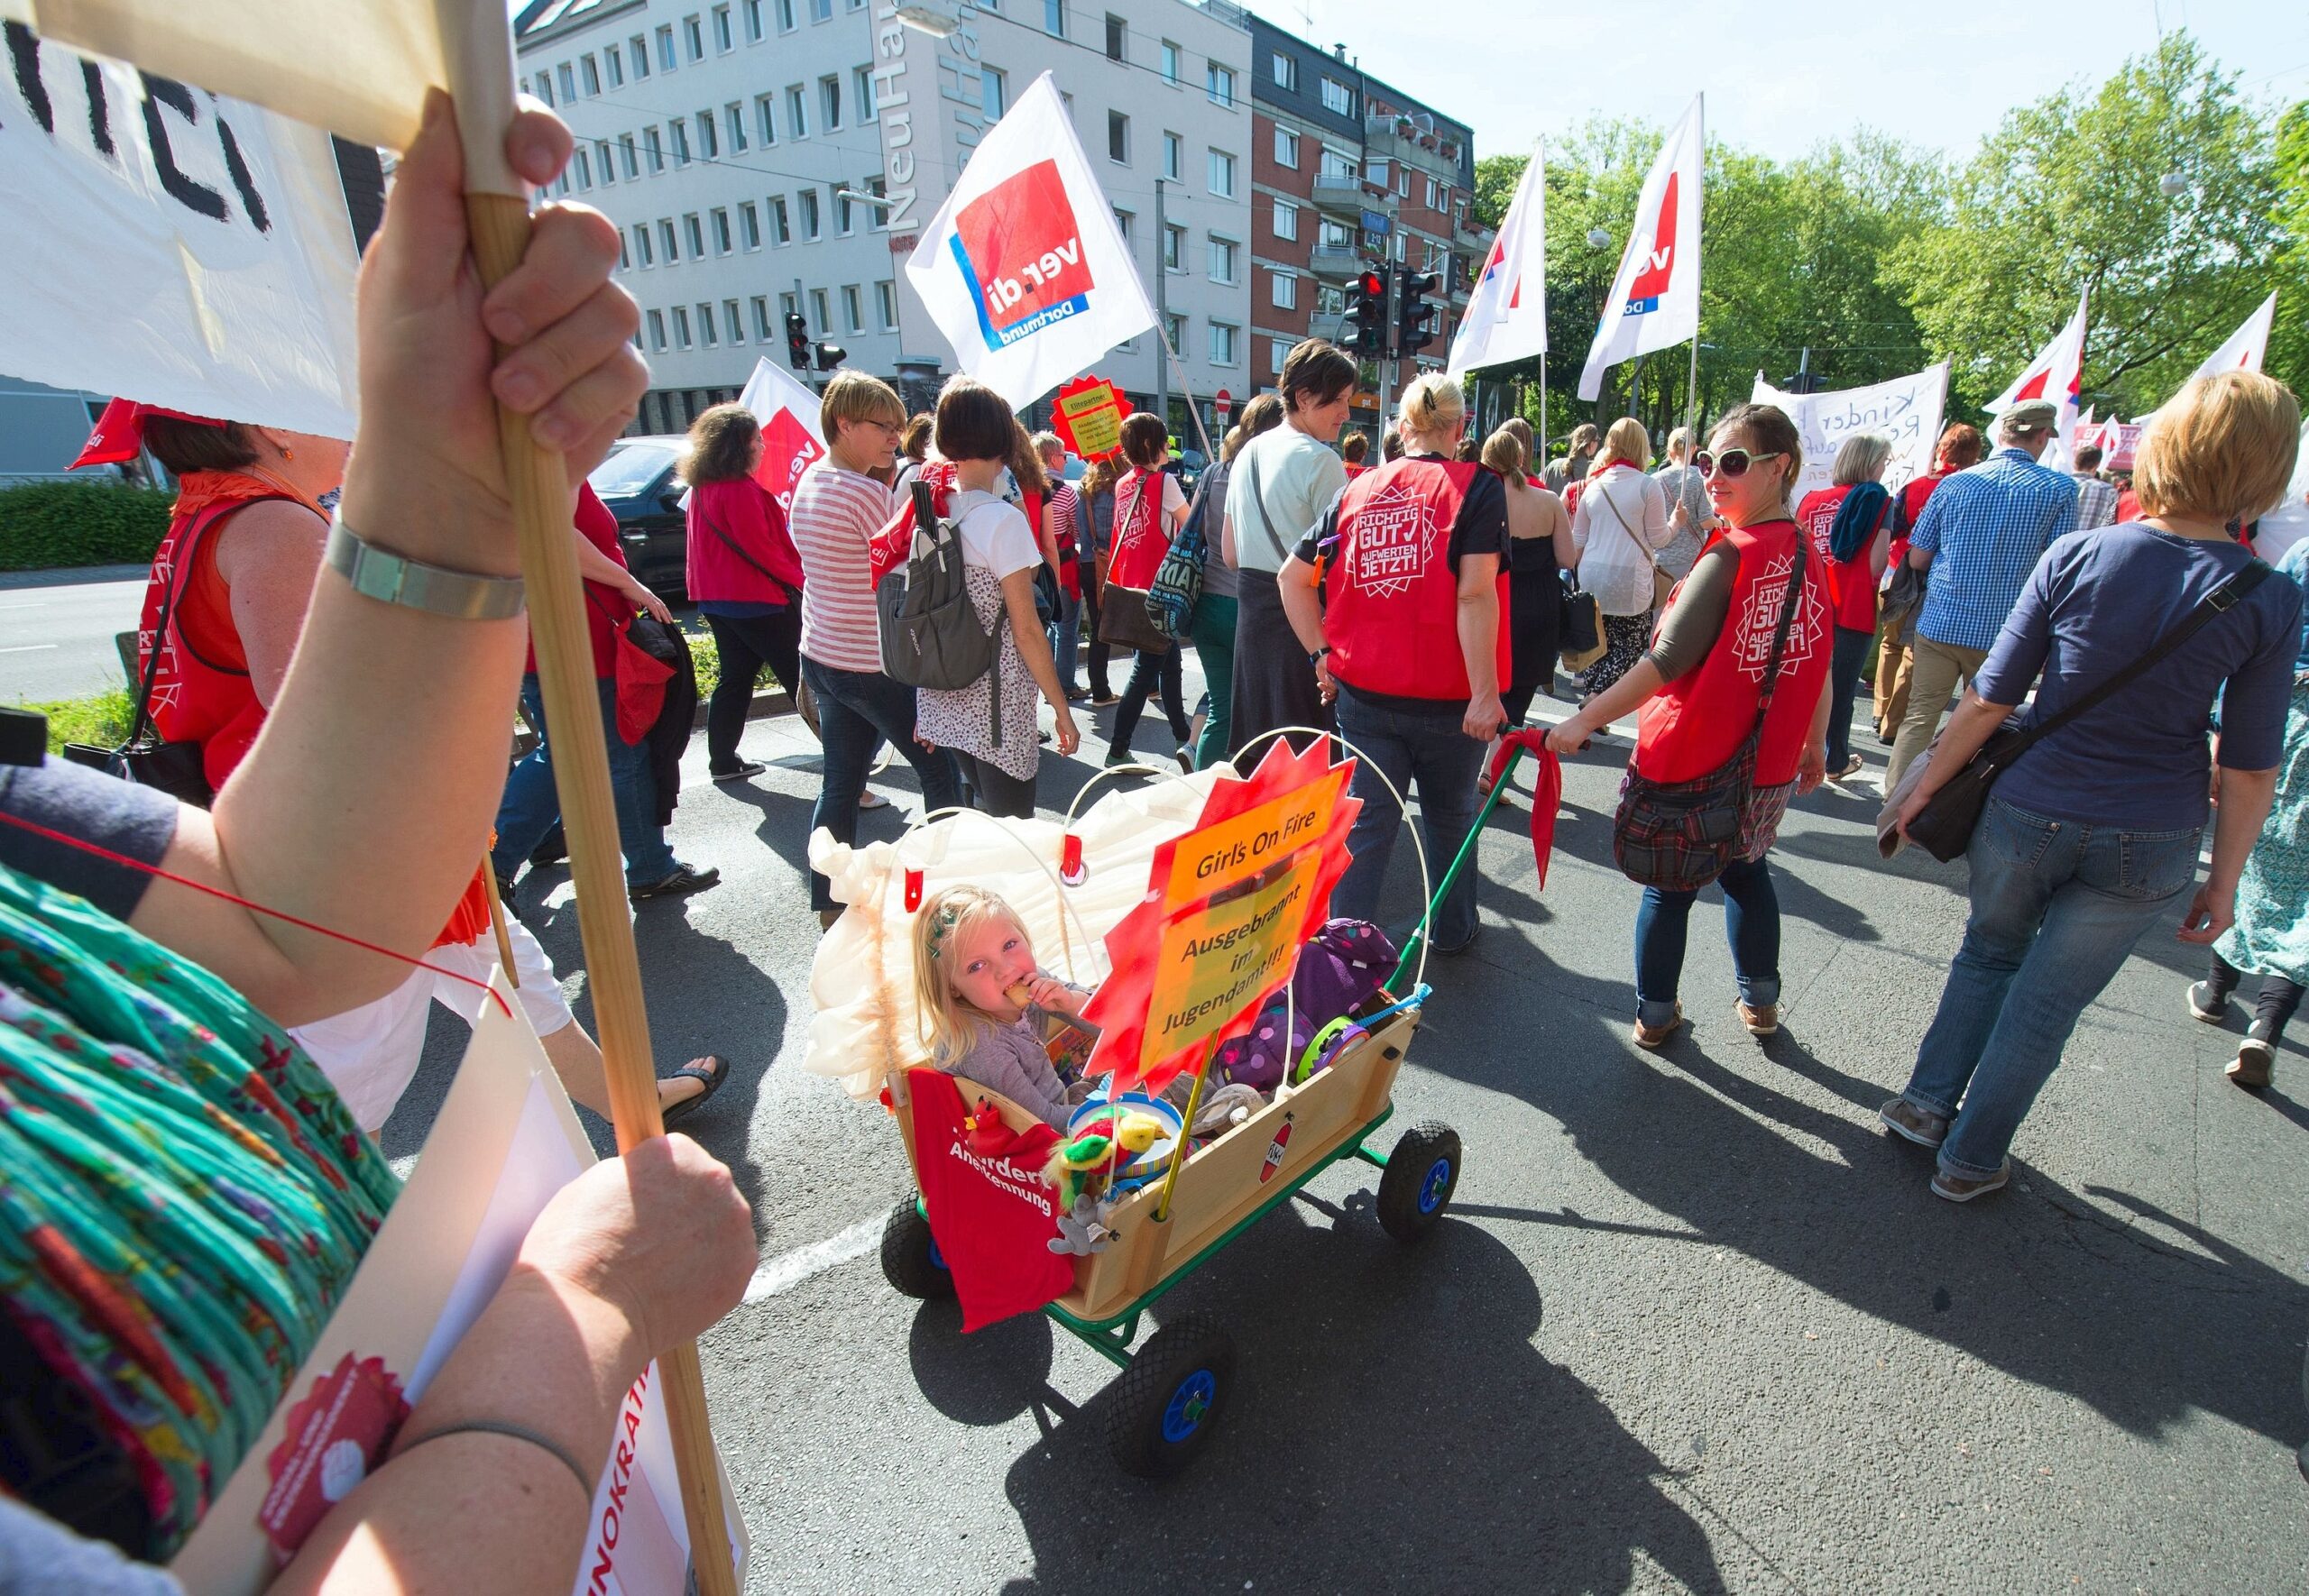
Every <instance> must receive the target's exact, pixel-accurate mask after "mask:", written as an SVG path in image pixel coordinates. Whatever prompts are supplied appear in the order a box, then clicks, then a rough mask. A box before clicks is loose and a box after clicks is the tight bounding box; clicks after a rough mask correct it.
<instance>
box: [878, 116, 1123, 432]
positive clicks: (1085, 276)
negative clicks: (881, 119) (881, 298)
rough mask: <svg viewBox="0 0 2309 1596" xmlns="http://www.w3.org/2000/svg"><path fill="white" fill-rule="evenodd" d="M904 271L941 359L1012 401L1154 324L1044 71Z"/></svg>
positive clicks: (988, 142)
mask: <svg viewBox="0 0 2309 1596" xmlns="http://www.w3.org/2000/svg"><path fill="white" fill-rule="evenodd" d="M906 280H907V281H908V282H910V283H912V284H913V285H914V290H915V293H917V294H919V295H920V296H921V297H922V302H923V304H924V305H925V307H927V308H928V309H929V311H930V314H931V316H932V317H933V318H934V319H935V320H936V322H937V323H938V327H939V330H940V331H941V332H943V333H944V334H945V335H946V341H947V342H948V343H949V344H952V345H953V346H954V360H955V363H956V364H958V365H959V366H961V369H962V370H963V371H966V372H968V373H969V374H970V375H971V376H973V377H975V378H977V379H978V380H979V381H980V382H983V383H985V384H986V385H987V386H988V387H989V388H991V389H993V390H995V391H996V392H997V393H998V394H1000V395H1001V396H1002V397H1003V398H1004V399H1007V400H1009V401H1010V403H1011V404H1012V405H1014V406H1017V405H1024V404H1026V403H1028V402H1029V401H1031V400H1033V399H1039V398H1040V397H1041V396H1042V395H1044V394H1045V393H1048V392H1049V391H1050V390H1052V389H1053V388H1055V387H1057V386H1058V385H1059V384H1060V383H1061V382H1063V381H1065V380H1066V379H1067V378H1069V377H1072V375H1074V374H1075V373H1076V372H1077V371H1081V370H1083V369H1084V368H1085V367H1087V366H1089V365H1090V364H1091V363H1092V362H1095V361H1097V360H1099V358H1100V357H1101V356H1103V355H1104V354H1106V353H1107V352H1108V351H1109V350H1110V349H1112V348H1114V347H1115V346H1116V345H1117V344H1120V343H1122V342H1123V341H1124V340H1125V339H1127V338H1134V337H1136V336H1137V335H1139V334H1141V333H1143V332H1145V331H1146V330H1147V329H1148V328H1149V327H1152V326H1154V325H1155V307H1153V306H1152V305H1150V304H1149V303H1147V299H1146V289H1145V284H1143V283H1141V282H1140V281H1139V280H1138V268H1137V267H1136V266H1135V265H1134V264H1132V262H1131V259H1130V252H1129V250H1128V249H1127V248H1126V247H1125V245H1124V243H1123V241H1122V234H1120V233H1119V232H1118V231H1117V230H1116V227H1115V214H1114V207H1113V206H1110V205H1109V204H1108V203H1107V196H1106V192H1105V190H1104V189H1102V188H1099V179H1097V178H1096V177H1095V176H1094V175H1092V173H1091V170H1090V161H1089V160H1088V159H1087V158H1086V157H1085V156H1084V155H1083V153H1082V144H1081V140H1079V139H1077V138H1076V137H1075V136H1074V124H1073V122H1072V119H1070V118H1069V117H1068V115H1067V114H1066V106H1065V105H1064V104H1063V102H1062V101H1061V100H1060V99H1059V95H1058V87H1057V85H1055V84H1054V83H1053V82H1052V81H1051V76H1050V74H1049V73H1048V72H1044V74H1043V75H1042V76H1041V77H1039V78H1035V81H1034V85H1033V87H1030V88H1028V89H1027V90H1026V93H1024V94H1022V95H1020V96H1018V99H1017V104H1016V105H1012V106H1011V108H1010V111H1009V114H1008V115H1006V116H1004V117H1003V118H1002V120H1001V121H999V122H998V123H996V124H994V125H993V126H992V127H991V128H989V129H988V130H987V133H986V137H985V138H984V139H983V140H981V141H980V143H979V147H978V152H977V153H976V154H974V155H972V156H971V160H970V164H969V165H968V166H966V167H964V168H963V169H962V175H961V179H959V180H958V181H956V183H955V184H954V189H953V192H952V193H951V194H949V195H948V196H947V197H946V203H945V204H944V205H943V206H939V207H938V214H937V215H936V216H933V217H932V218H931V219H930V221H929V222H928V224H927V225H925V226H924V228H923V230H922V241H921V243H918V244H917V245H915V252H914V254H913V256H912V257H911V258H910V259H909V260H908V261H906Z"/></svg>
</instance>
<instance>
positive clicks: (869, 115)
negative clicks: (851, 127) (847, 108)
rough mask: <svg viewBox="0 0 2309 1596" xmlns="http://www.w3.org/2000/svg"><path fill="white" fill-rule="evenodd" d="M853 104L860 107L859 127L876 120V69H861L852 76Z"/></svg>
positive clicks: (852, 73)
mask: <svg viewBox="0 0 2309 1596" xmlns="http://www.w3.org/2000/svg"><path fill="white" fill-rule="evenodd" d="M850 89H851V104H852V105H856V106H857V107H858V125H859V126H860V127H863V126H865V125H866V124H868V123H869V122H871V121H873V120H874V69H873V68H871V67H860V68H859V69H856V70H855V71H853V72H851V75H850Z"/></svg>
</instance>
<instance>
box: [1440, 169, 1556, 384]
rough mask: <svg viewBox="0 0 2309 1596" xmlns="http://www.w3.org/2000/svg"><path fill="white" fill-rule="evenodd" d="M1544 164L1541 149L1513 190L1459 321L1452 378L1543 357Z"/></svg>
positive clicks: (1453, 343)
mask: <svg viewBox="0 0 2309 1596" xmlns="http://www.w3.org/2000/svg"><path fill="white" fill-rule="evenodd" d="M1546 161H1547V152H1546V150H1545V148H1544V147H1542V148H1541V149H1536V150H1533V151H1532V160H1531V163H1530V164H1529V165H1527V166H1525V167H1524V168H1523V177H1522V181H1520V182H1518V183H1517V184H1516V185H1515V197H1514V198H1513V200H1511V201H1510V202H1509V203H1508V206H1507V215H1506V216H1505V217H1504V219H1503V220H1502V221H1501V222H1500V224H1499V237H1498V239H1497V240H1496V241H1495V243H1493V244H1492V246H1491V254H1490V255H1489V256H1488V257H1487V258H1486V260H1485V261H1484V267H1483V274H1482V275H1481V276H1480V277H1478V278H1476V286H1475V290H1474V292H1473V293H1472V294H1471V295H1470V296H1469V297H1468V299H1467V314H1466V315H1464V316H1460V317H1459V335H1458V337H1456V338H1454V339H1453V340H1452V341H1451V360H1450V364H1449V371H1450V372H1451V374H1452V375H1453V376H1457V375H1458V374H1459V373H1460V372H1462V371H1474V370H1476V368H1477V367H1480V366H1497V365H1504V364H1506V363H1507V362H1509V361H1517V360H1522V359H1525V358H1526V357H1528V356H1531V355H1534V354H1544V353H1547V347H1548V307H1547V294H1546V291H1545V289H1546V283H1547V256H1548V188H1547V172H1546Z"/></svg>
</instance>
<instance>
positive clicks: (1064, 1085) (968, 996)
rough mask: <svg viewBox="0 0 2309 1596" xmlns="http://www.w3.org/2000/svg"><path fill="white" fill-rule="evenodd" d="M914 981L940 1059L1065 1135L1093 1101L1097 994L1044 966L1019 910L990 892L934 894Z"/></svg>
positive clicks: (966, 889)
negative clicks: (1089, 1094)
mask: <svg viewBox="0 0 2309 1596" xmlns="http://www.w3.org/2000/svg"><path fill="white" fill-rule="evenodd" d="M914 975H915V988H916V990H917V992H918V993H919V994H920V997H921V1004H922V1014H923V1015H924V1017H925V1021H926V1023H927V1024H928V1026H929V1030H930V1056H931V1059H932V1061H933V1062H934V1063H935V1064H936V1065H937V1067H938V1068H939V1069H943V1070H944V1071H946V1072H947V1073H948V1074H949V1075H959V1076H961V1078H963V1079H965V1080H970V1081H975V1082H977V1083H978V1084H979V1085H980V1086H982V1087H986V1088H988V1089H989V1091H995V1092H999V1093H1001V1094H1002V1095H1003V1096H1005V1097H1007V1098H1009V1099H1010V1100H1011V1101H1012V1102H1014V1103H1016V1104H1017V1105H1019V1106H1020V1107H1021V1108H1024V1109H1026V1111H1027V1112H1028V1113H1030V1114H1036V1115H1039V1116H1040V1117H1041V1118H1042V1120H1043V1121H1044V1123H1045V1124H1048V1125H1050V1126H1051V1127H1052V1128H1053V1130H1060V1131H1063V1130H1064V1129H1065V1128H1066V1119H1067V1114H1068V1113H1069V1111H1070V1109H1071V1107H1072V1105H1074V1104H1077V1103H1080V1102H1081V1101H1082V1100H1083V1097H1084V1096H1085V1095H1086V1094H1085V1093H1084V1091H1083V1089H1082V1088H1081V1086H1080V1084H1079V1081H1078V1079H1077V1077H1079V1075H1080V1073H1081V1064H1082V1060H1083V1059H1086V1058H1088V1057H1089V1056H1090V1042H1091V1041H1092V1040H1094V1039H1095V1036H1096V1034H1097V1033H1096V1031H1095V1030H1094V1029H1093V1028H1092V1027H1090V1026H1089V1025H1087V1024H1086V1023H1084V1021H1083V1019H1082V1005H1083V1004H1085V1003H1086V1002H1088V1001H1089V999H1090V992H1089V991H1088V990H1087V989H1085V988H1083V987H1081V986H1071V985H1069V984H1068V983H1066V982H1064V981H1062V980H1059V979H1058V978H1057V977H1054V976H1052V975H1050V974H1049V973H1048V972H1046V971H1044V969H1043V968H1041V967H1040V966H1038V965H1037V964H1036V963H1035V948H1034V943H1033V941H1032V940H1029V939H1028V937H1027V935H1026V926H1025V925H1024V924H1022V923H1021V922H1019V919H1018V913H1017V910H1015V909H1013V908H1011V907H1010V905H1009V904H1008V903H1005V902H1003V900H1002V899H1001V898H999V897H998V896H996V895H995V894H993V893H990V892H988V891H987V890H985V889H984V888H983V887H977V886H950V887H946V888H944V889H943V890H941V891H939V892H936V893H934V894H931V896H930V897H929V899H928V900H927V901H926V902H925V903H924V904H923V905H922V912H921V913H919V914H918V915H916V916H915V926H914Z"/></svg>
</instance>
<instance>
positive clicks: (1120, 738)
mask: <svg viewBox="0 0 2309 1596" xmlns="http://www.w3.org/2000/svg"><path fill="white" fill-rule="evenodd" d="M1179 649H1180V646H1179V645H1178V644H1176V643H1173V644H1172V645H1171V646H1170V647H1168V648H1165V649H1164V650H1163V652H1162V653H1160V654H1155V653H1151V652H1149V651H1148V650H1146V649H1144V648H1142V649H1140V650H1139V651H1138V656H1137V658H1136V660H1135V661H1134V662H1133V663H1132V665H1131V667H1130V683H1129V685H1127V686H1126V687H1125V688H1124V689H1123V690H1122V702H1121V703H1120V704H1118V705H1117V706H1116V707H1115V729H1114V733H1113V735H1112V736H1110V737H1109V738H1108V739H1107V757H1108V758H1109V759H1120V758H1125V757H1128V756H1129V753H1130V739H1131V738H1132V737H1134V736H1135V735H1136V733H1137V731H1138V717H1139V713H1140V711H1143V710H1145V708H1146V700H1147V697H1148V695H1149V694H1151V693H1155V691H1156V690H1157V689H1158V688H1159V689H1160V690H1161V692H1162V694H1163V713H1164V715H1166V716H1168V717H1169V718H1170V721H1171V746H1172V747H1173V748H1177V747H1179V746H1180V745H1181V744H1182V743H1184V742H1185V741H1186V740H1187V733H1188V732H1190V731H1191V730H1192V729H1193V727H1192V726H1191V725H1190V724H1189V723H1188V720H1187V706H1186V701H1185V697H1184V693H1185V678H1184V676H1182V674H1180V673H1181V671H1182V668H1183V666H1182V664H1181V661H1180V659H1179ZM1167 758H1168V756H1167V755H1166V756H1164V759H1165V760H1167ZM1163 762H1164V761H1162V760H1158V761H1157V762H1156V763H1158V764H1159V763H1163Z"/></svg>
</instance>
